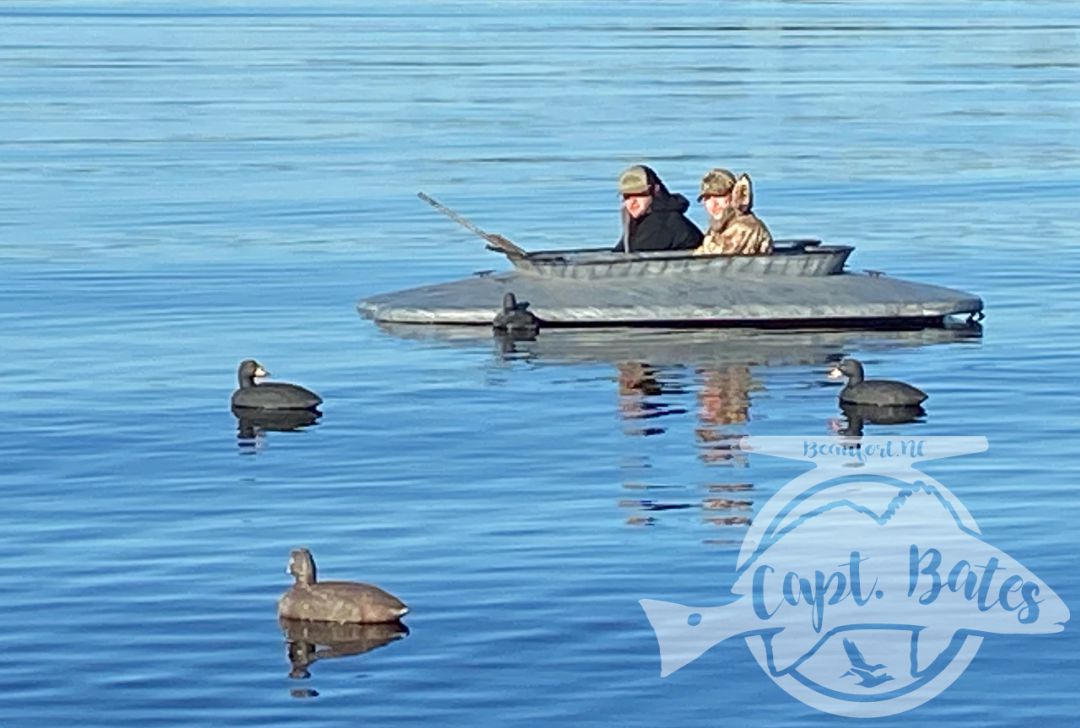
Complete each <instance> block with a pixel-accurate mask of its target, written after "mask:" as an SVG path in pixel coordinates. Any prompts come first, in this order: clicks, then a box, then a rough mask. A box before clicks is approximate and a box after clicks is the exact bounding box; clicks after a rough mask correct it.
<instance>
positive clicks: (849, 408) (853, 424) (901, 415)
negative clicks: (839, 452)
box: [833, 402, 926, 437]
mask: <svg viewBox="0 0 1080 728" xmlns="http://www.w3.org/2000/svg"><path fill="white" fill-rule="evenodd" d="M840 411H841V412H843V413H844V418H845V419H846V420H847V424H846V426H842V425H840V424H839V423H838V422H835V423H834V426H833V429H834V430H835V431H836V434H838V435H846V436H848V437H860V436H861V435H862V434H863V427H864V426H865V425H867V424H871V425H903V424H907V423H909V422H922V418H923V417H924V416H925V415H926V410H924V409H923V408H922V407H920V406H919V405H911V406H903V405H892V406H889V405H872V404H851V403H850V402H841V403H840Z"/></svg>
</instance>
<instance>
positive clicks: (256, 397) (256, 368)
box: [232, 359, 322, 410]
mask: <svg viewBox="0 0 1080 728" xmlns="http://www.w3.org/2000/svg"><path fill="white" fill-rule="evenodd" d="M268 376H270V372H268V371H266V368H265V367H263V365H262V364H260V363H259V362H257V361H255V360H254V359H245V360H244V361H242V362H240V369H239V371H238V372H237V379H238V380H239V382H240V388H239V389H237V390H236V391H235V392H233V395H232V406H233V409H259V410H313V409H315V408H316V407H318V406H319V405H320V404H322V397H320V396H319V395H317V394H315V393H314V392H312V391H311V390H310V389H306V388H305V387H301V386H300V385H299V384H287V383H286V382H256V381H255V380H256V378H261V377H268Z"/></svg>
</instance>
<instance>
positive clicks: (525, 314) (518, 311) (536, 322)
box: [491, 292, 540, 335]
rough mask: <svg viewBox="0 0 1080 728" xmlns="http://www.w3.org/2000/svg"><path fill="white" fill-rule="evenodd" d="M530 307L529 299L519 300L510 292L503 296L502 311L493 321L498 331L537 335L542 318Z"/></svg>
mask: <svg viewBox="0 0 1080 728" xmlns="http://www.w3.org/2000/svg"><path fill="white" fill-rule="evenodd" d="M528 309H529V303H528V301H518V300H517V297H516V296H515V295H514V294H513V293H510V292H507V293H506V295H504V296H503V303H502V311H500V312H499V313H498V314H496V315H495V319H494V320H493V321H492V322H491V326H492V328H494V329H495V330H496V331H500V332H506V333H509V334H524V335H535V334H536V332H537V331H539V330H540V319H538V318H536V316H535V315H533V313H532V312H531V311H529V310H528Z"/></svg>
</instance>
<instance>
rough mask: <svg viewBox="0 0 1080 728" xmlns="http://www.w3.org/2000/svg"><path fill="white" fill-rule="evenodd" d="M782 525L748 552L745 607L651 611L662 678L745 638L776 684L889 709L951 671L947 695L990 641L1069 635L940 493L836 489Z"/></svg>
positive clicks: (740, 581)
mask: <svg viewBox="0 0 1080 728" xmlns="http://www.w3.org/2000/svg"><path fill="white" fill-rule="evenodd" d="M926 480H927V481H929V480H931V479H929V478H927V479H926ZM763 510H765V509H763ZM774 512H776V513H777V514H778V515H777V516H776V517H775V518H774V519H772V521H771V522H769V523H768V524H767V525H765V526H763V528H762V530H759V531H757V532H756V533H755V534H754V536H755V538H756V539H757V540H756V543H754V544H751V545H750V548H747V547H746V546H745V545H744V552H743V553H744V558H743V560H742V563H740V565H739V568H738V575H737V578H736V581H735V583H734V585H733V586H732V588H731V592H732V594H733V595H735V597H736V599H735V600H734V601H732V602H730V603H728V604H725V605H722V606H714V607H690V606H685V605H682V604H677V603H672V602H665V601H657V600H652V599H642V600H641V605H642V607H643V608H644V610H645V613H646V616H647V617H648V619H649V622H650V623H651V624H652V627H653V629H654V631H655V633H656V638H657V641H658V643H659V646H660V658H661V668H660V674H661V676H662V677H664V676H667V675H670V674H672V673H673V672H675V671H676V670H678V669H680V668H682V667H683V666H685V665H686V664H688V663H689V662H691V661H693V660H695V659H697V658H698V657H699V656H701V655H702V654H703V653H704V652H705V651H706V650H708V649H709V648H711V647H712V646H714V645H716V644H718V643H720V642H723V641H724V640H727V639H729V638H731V637H736V636H739V637H743V638H745V639H746V641H747V645H748V646H750V647H751V651H752V652H753V653H754V655H755V658H756V659H757V660H758V662H759V664H761V666H762V668H763V669H766V670H767V672H768V674H769V675H770V676H771V677H772V678H773V679H774V680H777V681H778V683H779V684H782V683H780V680H783V679H792V678H793V679H794V680H795V681H797V682H798V686H796V687H798V689H799V690H801V691H813V690H819V691H820V692H821V693H829V694H830V695H837V694H839V695H841V696H851V700H853V701H857V700H860V699H863V700H865V699H866V696H867V695H868V694H871V695H876V696H880V697H881V698H882V699H884V698H886V697H890V696H896V695H900V694H902V693H905V692H910V691H912V690H916V689H918V688H919V687H921V686H924V685H927V684H928V683H930V682H931V681H932V680H935V679H936V678H938V676H941V675H943V674H945V673H946V672H948V675H949V677H948V681H947V682H946V683H945V686H947V685H948V684H949V683H951V682H952V680H955V678H956V677H958V676H959V674H960V673H962V670H963V667H966V663H964V664H963V665H962V666H961V667H960V669H959V670H957V669H955V668H954V669H951V670H948V671H947V670H946V669H947V668H949V666H950V664H951V663H953V662H954V661H959V660H958V656H960V655H961V653H963V655H964V656H965V657H964V659H967V660H970V658H971V657H973V656H974V652H975V651H976V650H977V648H978V645H979V644H981V639H982V636H984V635H992V634H1048V633H1054V632H1060V631H1061V630H1062V629H1064V625H1065V623H1066V622H1068V620H1069V609H1068V607H1067V606H1066V605H1065V604H1064V602H1062V600H1061V599H1060V598H1059V597H1058V595H1057V594H1055V593H1054V591H1053V590H1052V589H1050V587H1048V586H1047V585H1046V584H1045V583H1044V582H1043V581H1041V580H1040V579H1039V578H1038V577H1036V576H1035V575H1034V574H1032V573H1031V572H1030V571H1029V570H1027V569H1026V568H1024V566H1022V565H1021V564H1020V563H1019V562H1017V561H1016V560H1015V559H1013V558H1011V557H1010V556H1008V555H1007V554H1005V553H1003V552H1002V551H1000V550H999V549H997V548H995V547H993V546H991V545H990V544H988V543H986V542H985V541H984V540H983V539H982V538H981V537H980V534H979V532H978V528H977V526H976V525H975V524H974V521H973V520H972V519H971V518H970V516H967V512H966V510H965V509H963V508H962V506H958V504H957V502H956V501H955V499H953V498H952V497H951V494H949V493H948V491H947V490H946V489H944V486H941V485H940V484H937V483H936V482H934V484H932V485H928V484H927V482H926V481H923V480H917V481H915V482H914V483H912V482H909V481H901V480H896V479H891V478H880V479H878V480H866V479H865V478H860V479H855V480H853V479H852V478H850V477H849V478H847V479H846V480H845V479H844V478H834V479H833V480H831V481H829V482H826V483H824V484H822V485H821V487H818V488H815V489H811V490H810V491H809V492H807V493H806V494H804V495H801V496H800V497H798V498H796V499H793V500H792V501H791V502H789V503H787V504H786V505H784V506H783V507H780V508H778V509H774ZM961 514H963V517H962V515H961ZM749 538H750V535H749V534H748V539H749ZM867 656H869V659H867ZM886 666H888V669H886ZM953 673H955V674H953ZM853 678H854V679H855V680H853ZM942 679H944V678H942ZM938 683H940V680H938ZM792 684H793V685H794V683H792ZM782 685H783V684H782ZM937 687H939V688H940V689H944V688H943V687H940V684H938V686H937ZM785 689H788V688H787V687H785ZM940 689H937V692H940ZM789 692H792V690H789ZM937 692H934V693H933V694H937ZM793 694H794V693H793ZM860 696H862V697H861V698H860ZM797 697H800V696H797ZM930 697H933V695H930ZM800 699H804V698H803V697H800ZM829 699H830V700H833V698H831V697H830V698H829ZM925 699H929V698H925ZM909 707H913V706H910V705H909ZM823 709H827V708H823ZM904 709H907V708H904ZM891 712H899V711H898V710H893V711H891ZM866 714H870V713H866ZM876 714H879V715H885V714H889V712H888V711H885V710H882V711H881V712H879V713H876Z"/></svg>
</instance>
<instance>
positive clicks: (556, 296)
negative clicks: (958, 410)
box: [357, 271, 983, 327]
mask: <svg viewBox="0 0 1080 728" xmlns="http://www.w3.org/2000/svg"><path fill="white" fill-rule="evenodd" d="M507 292H513V293H514V295H515V296H516V297H517V299H518V300H519V301H528V302H529V310H530V311H531V312H532V313H533V314H535V315H536V316H537V317H539V318H540V320H541V321H542V322H543V323H544V324H545V325H547V326H612V325H619V326H757V327H806V326H819V325H820V326H852V327H865V326H888V325H896V326H902V327H903V326H933V325H937V324H940V323H941V322H942V321H944V319H945V318H946V317H949V316H957V315H960V316H963V315H974V314H978V313H980V312H981V311H982V308H983V302H982V299H980V298H979V297H978V296H975V295H973V294H970V293H966V292H964V291H958V290H954V289H951V288H944V287H941V286H933V285H927V284H923V283H914V282H911V281H905V280H901V279H898V278H892V277H889V276H884V275H869V274H863V273H837V274H832V275H809V276H799V275H773V276H767V277H766V276H734V275H732V276H723V275H716V274H710V273H708V272H706V271H700V272H694V271H688V272H683V273H682V274H680V275H660V276H653V277H649V276H639V277H635V278H625V277H621V278H615V277H611V278H598V279H593V280H587V281H583V280H580V279H576V278H572V277H550V276H538V275H533V274H530V273H526V272H518V271H514V272H509V273H500V274H494V275H489V274H477V275H474V276H473V277H471V278H465V279H462V280H458V281H452V282H449V283H442V284H438V285H428V286H422V287H419V288H412V289H408V290H404V291H397V292H394V293H387V294H382V295H377V296H371V297H369V298H366V299H364V300H362V301H360V302H359V304H358V305H357V307H358V309H359V310H360V312H361V314H363V315H364V316H366V317H368V318H371V319H374V320H376V321H381V322H386V323H402V324H488V325H490V324H491V321H492V319H493V318H494V317H495V315H496V314H497V313H498V312H499V311H500V310H501V305H502V299H503V294H505V293H507Z"/></svg>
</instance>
